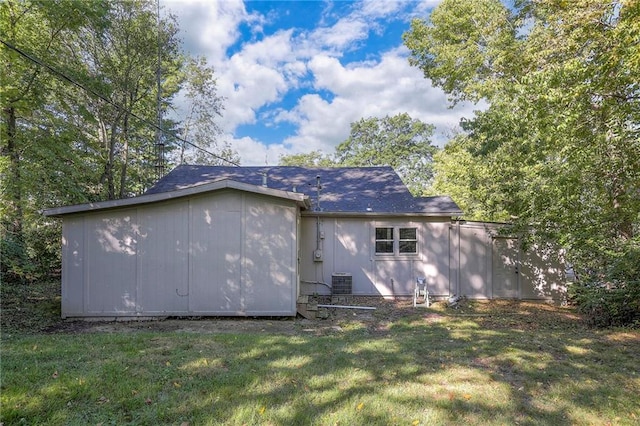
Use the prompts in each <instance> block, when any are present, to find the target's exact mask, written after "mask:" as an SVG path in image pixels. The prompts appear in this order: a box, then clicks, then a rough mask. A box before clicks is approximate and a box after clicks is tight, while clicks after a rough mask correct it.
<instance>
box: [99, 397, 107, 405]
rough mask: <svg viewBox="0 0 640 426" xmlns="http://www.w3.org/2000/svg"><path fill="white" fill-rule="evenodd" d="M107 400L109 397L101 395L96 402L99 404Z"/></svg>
mask: <svg viewBox="0 0 640 426" xmlns="http://www.w3.org/2000/svg"><path fill="white" fill-rule="evenodd" d="M107 402H109V398H107V397H106V396H101V397H100V398H98V404H100V405H102V404H106V403H107Z"/></svg>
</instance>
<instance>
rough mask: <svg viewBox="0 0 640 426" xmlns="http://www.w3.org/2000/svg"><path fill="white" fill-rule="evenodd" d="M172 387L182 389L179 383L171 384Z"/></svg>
mask: <svg viewBox="0 0 640 426" xmlns="http://www.w3.org/2000/svg"><path fill="white" fill-rule="evenodd" d="M173 386H174V387H176V388H180V387H182V385H181V384H180V383H178V382H173Z"/></svg>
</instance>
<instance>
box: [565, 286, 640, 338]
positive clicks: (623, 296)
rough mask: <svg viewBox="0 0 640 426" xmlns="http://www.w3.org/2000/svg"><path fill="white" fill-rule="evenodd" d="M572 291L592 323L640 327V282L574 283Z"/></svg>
mask: <svg viewBox="0 0 640 426" xmlns="http://www.w3.org/2000/svg"><path fill="white" fill-rule="evenodd" d="M570 290H571V298H572V300H573V302H574V303H575V304H576V305H577V306H578V310H579V311H580V312H581V313H582V314H584V315H585V316H586V320H587V322H588V323H589V324H591V325H594V326H597V327H616V326H635V327H638V326H640V281H623V282H615V281H614V282H606V283H605V282H593V281H592V282H588V283H585V284H582V283H574V284H573V285H572V286H571V288H570Z"/></svg>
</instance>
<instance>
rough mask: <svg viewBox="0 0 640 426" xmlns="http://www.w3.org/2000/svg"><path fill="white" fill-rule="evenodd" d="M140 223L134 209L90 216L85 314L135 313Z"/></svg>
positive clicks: (88, 223) (87, 229) (86, 263)
mask: <svg viewBox="0 0 640 426" xmlns="http://www.w3.org/2000/svg"><path fill="white" fill-rule="evenodd" d="M138 228H139V227H138V223H137V212H136V210H135V209H126V210H119V211H113V212H103V213H94V214H91V215H87V218H86V223H85V232H86V234H87V240H86V244H85V253H86V258H85V268H86V269H85V311H86V312H87V313H89V314H96V315H103V314H107V313H109V314H111V313H116V314H135V313H136V311H137V305H136V281H137V271H136V252H137V244H138Z"/></svg>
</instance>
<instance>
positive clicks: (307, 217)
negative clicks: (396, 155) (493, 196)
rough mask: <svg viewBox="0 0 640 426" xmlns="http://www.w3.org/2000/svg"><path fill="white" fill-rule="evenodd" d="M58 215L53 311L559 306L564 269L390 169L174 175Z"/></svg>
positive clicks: (552, 257)
mask: <svg viewBox="0 0 640 426" xmlns="http://www.w3.org/2000/svg"><path fill="white" fill-rule="evenodd" d="M45 214H46V215H47V216H53V217H61V218H62V223H63V231H62V233H63V235H62V315H63V317H101V316H108V317H114V316H121V317H136V316H138V317H139V316H144V317H149V316H206V315H211V316H247V315H248V316H294V315H296V301H297V299H298V297H299V296H301V295H310V294H326V295H330V294H334V295H335V294H353V295H362V296H412V295H413V293H414V288H415V283H416V279H417V278H418V277H422V278H425V280H426V283H427V287H428V290H429V293H430V295H431V296H432V297H438V296H441V297H446V296H449V295H452V294H456V295H465V296H467V297H470V298H484V299H489V298H520V299H559V298H561V297H562V296H563V292H564V276H563V275H564V274H563V273H564V268H563V267H562V262H561V260H560V259H559V257H558V256H557V253H556V252H555V251H553V250H550V249H548V248H546V249H544V250H543V249H540V248H538V249H536V250H528V251H526V252H525V251H522V250H520V249H519V245H518V243H517V239H516V238H515V237H511V236H508V235H507V236H505V235H504V232H500V228H501V227H502V225H499V224H488V223H479V222H476V223H468V222H464V221H460V220H457V218H458V217H460V216H461V215H462V212H461V211H460V209H459V208H458V206H457V205H456V204H455V203H454V202H453V201H452V200H451V198H449V197H413V196H412V195H411V194H410V193H409V191H408V190H407V188H406V186H405V185H404V184H403V183H402V181H401V180H400V178H399V177H398V175H397V174H396V173H395V172H394V171H393V169H391V168H389V167H360V168H359V167H355V168H329V169H310V168H300V167H219V166H179V167H177V168H175V169H174V170H173V171H172V172H171V173H169V174H167V175H166V176H165V177H163V178H162V179H160V180H159V181H158V182H157V183H156V184H155V185H154V186H153V187H152V188H151V189H149V190H148V191H147V192H146V193H145V194H144V195H141V196H139V197H134V198H128V199H123V200H115V201H104V202H98V203H92V204H84V205H76V206H67V207H60V208H54V209H49V210H46V211H45Z"/></svg>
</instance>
